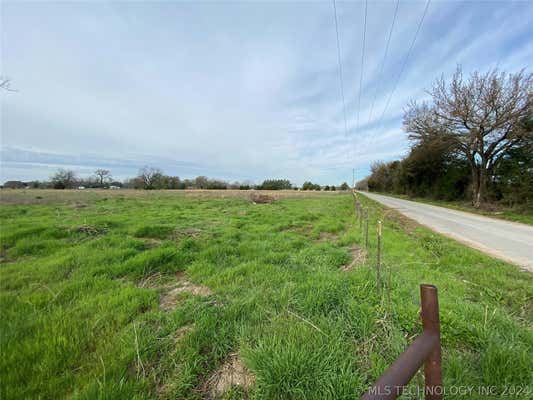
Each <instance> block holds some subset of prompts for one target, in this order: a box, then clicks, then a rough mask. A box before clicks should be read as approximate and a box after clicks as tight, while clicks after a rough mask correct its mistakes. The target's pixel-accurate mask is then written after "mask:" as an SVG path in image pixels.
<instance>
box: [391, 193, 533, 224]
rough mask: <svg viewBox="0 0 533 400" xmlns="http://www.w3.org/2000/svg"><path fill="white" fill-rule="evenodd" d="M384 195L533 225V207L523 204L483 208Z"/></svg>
mask: <svg viewBox="0 0 533 400" xmlns="http://www.w3.org/2000/svg"><path fill="white" fill-rule="evenodd" d="M382 194H383V195H384V196H392V197H397V198H399V199H405V200H411V201H418V202H421V203H426V204H431V205H434V206H440V207H447V208H452V209H454V210H459V211H466V212H471V213H475V214H480V215H485V216H487V217H492V218H499V219H505V220H507V221H514V222H521V223H523V224H528V225H533V209H532V208H531V207H529V208H527V207H526V206H522V207H521V208H519V207H517V208H509V207H502V206H498V205H490V204H489V205H485V206H484V207H483V208H475V207H473V206H472V204H471V203H470V202H467V201H444V200H429V199H425V198H419V197H415V198H413V197H409V196H405V195H399V194H390V193H382Z"/></svg>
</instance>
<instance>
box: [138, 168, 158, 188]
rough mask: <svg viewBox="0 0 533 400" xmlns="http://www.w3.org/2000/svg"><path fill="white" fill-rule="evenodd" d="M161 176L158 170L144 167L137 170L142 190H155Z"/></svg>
mask: <svg viewBox="0 0 533 400" xmlns="http://www.w3.org/2000/svg"><path fill="white" fill-rule="evenodd" d="M162 176H163V172H162V171H161V170H160V169H159V168H153V167H147V166H145V167H143V168H141V169H140V170H139V176H138V179H139V180H140V181H141V182H142V185H143V187H144V189H155V187H156V184H157V183H158V181H159V180H160V179H161V177H162Z"/></svg>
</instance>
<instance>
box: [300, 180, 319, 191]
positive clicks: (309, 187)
mask: <svg viewBox="0 0 533 400" xmlns="http://www.w3.org/2000/svg"><path fill="white" fill-rule="evenodd" d="M302 190H320V185H318V184H316V183H313V182H309V181H307V182H304V184H303V185H302Z"/></svg>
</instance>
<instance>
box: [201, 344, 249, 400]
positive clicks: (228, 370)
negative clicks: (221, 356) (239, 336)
mask: <svg viewBox="0 0 533 400" xmlns="http://www.w3.org/2000/svg"><path fill="white" fill-rule="evenodd" d="M254 382H255V376H254V375H253V374H252V373H251V372H250V371H249V370H248V369H247V368H246V367H245V366H244V364H243V362H242V361H241V359H240V358H239V356H238V355H237V354H236V353H232V354H230V355H229V357H228V359H227V360H226V362H225V363H224V364H223V365H222V366H221V367H220V368H219V369H217V370H216V371H215V372H213V373H212V374H211V375H210V376H209V377H208V378H207V380H206V381H205V382H204V384H203V386H202V392H203V393H204V398H205V399H208V400H216V399H221V398H223V396H224V394H225V393H226V392H227V391H228V390H230V389H231V387H233V386H238V387H240V388H242V389H243V390H244V391H248V390H250V388H251V387H252V386H253V384H254Z"/></svg>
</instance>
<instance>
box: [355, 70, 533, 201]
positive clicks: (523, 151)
mask: <svg viewBox="0 0 533 400" xmlns="http://www.w3.org/2000/svg"><path fill="white" fill-rule="evenodd" d="M532 87H533V76H532V74H527V73H525V72H524V71H521V72H518V73H510V74H506V73H502V72H498V71H497V70H492V71H489V72H487V73H484V74H481V73H479V72H474V73H472V74H471V75H470V76H469V77H468V78H465V77H464V76H463V73H462V71H461V69H460V68H458V69H457V71H456V72H455V73H454V75H453V76H452V78H451V80H450V81H449V82H446V81H445V80H444V79H443V78H441V79H438V80H437V81H436V82H435V83H434V85H433V87H432V88H431V89H430V90H429V91H427V94H428V95H429V98H430V100H429V101H426V102H422V103H417V102H411V103H410V104H409V105H408V107H407V109H406V111H405V113H404V118H403V127H404V130H405V132H406V133H407V135H408V138H409V140H410V141H411V148H410V151H409V153H408V154H407V156H406V157H404V158H403V159H401V160H395V161H390V162H376V163H374V164H373V165H372V167H371V174H370V176H368V177H367V178H366V179H364V180H363V181H361V182H358V184H357V187H358V188H360V189H368V190H370V191H380V192H389V193H395V194H406V195H409V196H414V197H427V198H434V199H442V200H469V201H471V203H472V205H473V206H474V207H481V206H483V205H484V204H486V203H496V202H499V203H502V204H505V205H508V206H514V205H525V206H527V207H530V202H531V199H532V197H533V157H532V155H533V114H532V105H533V103H532V99H533V91H532Z"/></svg>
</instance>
